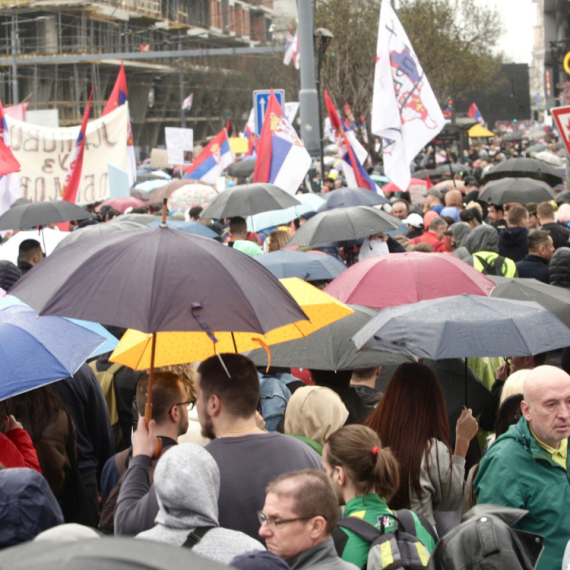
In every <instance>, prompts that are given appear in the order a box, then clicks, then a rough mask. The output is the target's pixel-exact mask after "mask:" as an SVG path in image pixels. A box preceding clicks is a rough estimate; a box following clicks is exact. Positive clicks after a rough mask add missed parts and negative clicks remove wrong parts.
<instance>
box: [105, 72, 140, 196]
mask: <svg viewBox="0 0 570 570" xmlns="http://www.w3.org/2000/svg"><path fill="white" fill-rule="evenodd" d="M128 102H129V96H128V91H127V75H126V73H125V66H124V65H123V62H121V68H120V69H119V75H117V80H116V81H115V86H114V87H113V91H111V95H110V96H109V100H108V101H107V104H106V105H105V108H104V109H103V116H105V115H107V114H108V113H110V112H111V111H114V110H115V109H116V108H117V107H120V106H121V105H124V104H125V103H127V104H128ZM127 174H128V175H129V184H130V185H131V186H133V185H134V184H135V182H136V179H137V159H136V156H135V146H134V142H133V129H132V127H131V114H130V112H129V114H128V117H127Z"/></svg>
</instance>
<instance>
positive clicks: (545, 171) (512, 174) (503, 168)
mask: <svg viewBox="0 0 570 570" xmlns="http://www.w3.org/2000/svg"><path fill="white" fill-rule="evenodd" d="M499 178H533V179H534V180H542V181H544V182H546V183H547V184H550V186H556V184H560V182H562V178H561V177H560V176H559V175H558V174H557V173H556V171H555V170H554V169H553V168H552V166H550V165H548V164H546V163H545V162H542V161H541V160H537V159H536V158H509V160H506V161H505V162H501V164H499V165H498V166H495V168H493V170H491V171H490V172H488V173H487V174H486V175H485V177H484V178H483V182H484V183H486V182H488V181H489V180H498V179H499Z"/></svg>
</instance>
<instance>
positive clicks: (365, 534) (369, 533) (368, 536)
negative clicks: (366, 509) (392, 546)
mask: <svg viewBox="0 0 570 570" xmlns="http://www.w3.org/2000/svg"><path fill="white" fill-rule="evenodd" d="M337 526H339V527H341V528H346V529H348V530H351V531H352V532H353V533H354V534H357V535H358V536H359V537H360V538H362V539H364V540H366V541H367V542H374V541H375V540H376V539H377V538H378V537H379V536H382V534H383V533H382V532H381V531H380V530H378V529H377V528H376V527H375V526H374V525H373V524H370V523H369V522H366V521H365V520H363V519H359V518H357V517H347V518H345V519H343V520H342V521H340V522H339V523H338V525H337Z"/></svg>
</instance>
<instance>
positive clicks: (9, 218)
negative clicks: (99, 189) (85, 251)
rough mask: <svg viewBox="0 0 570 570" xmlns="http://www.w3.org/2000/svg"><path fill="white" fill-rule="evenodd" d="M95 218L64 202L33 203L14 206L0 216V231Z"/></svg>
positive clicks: (85, 211) (81, 209)
mask: <svg viewBox="0 0 570 570" xmlns="http://www.w3.org/2000/svg"><path fill="white" fill-rule="evenodd" d="M90 218H95V216H94V215H93V214H91V213H89V212H88V211H87V210H84V209H83V208H80V207H79V206H76V205H75V204H72V203H71V202H66V201H65V200H58V201H56V202H35V203H33V204H23V205H21V206H14V207H12V208H10V209H9V210H8V211H7V212H4V213H3V214H2V215H1V216H0V230H17V229H23V228H35V227H36V226H47V225H48V224H59V223H61V222H69V221H71V220H87V219H90Z"/></svg>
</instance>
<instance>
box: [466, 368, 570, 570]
mask: <svg viewBox="0 0 570 570" xmlns="http://www.w3.org/2000/svg"><path fill="white" fill-rule="evenodd" d="M523 394H524V400H523V401H522V403H521V411H522V413H523V417H522V418H521V419H520V420H519V421H518V423H517V424H515V425H513V426H511V427H510V428H509V431H507V433H505V434H503V435H502V436H501V437H499V438H498V439H497V440H496V441H495V443H494V444H493V445H492V446H491V447H490V448H489V451H488V452H487V454H486V455H485V456H484V457H483V459H482V461H481V464H480V466H479V473H478V474H477V478H476V479H475V482H474V487H473V488H474V490H475V493H476V495H477V496H478V500H477V502H478V503H493V504H495V505H503V506H506V507H513V508H518V509H526V510H528V511H529V513H528V514H527V515H526V516H525V517H524V518H523V519H522V520H521V521H520V522H519V523H518V524H517V528H519V529H520V530H524V531H527V532H532V533H537V534H540V535H542V536H543V537H544V552H543V553H542V556H541V558H540V560H539V562H538V565H537V566H536V568H537V570H549V569H551V568H560V567H561V565H562V558H563V555H564V549H565V547H566V543H567V542H568V540H569V539H570V483H569V478H568V467H569V463H568V437H569V436H570V376H569V375H568V374H566V372H564V371H563V370H561V369H560V368H556V367H554V366H538V367H537V368H534V369H533V370H532V372H531V373H530V374H529V375H528V376H527V378H526V380H525V383H524V388H523Z"/></svg>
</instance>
